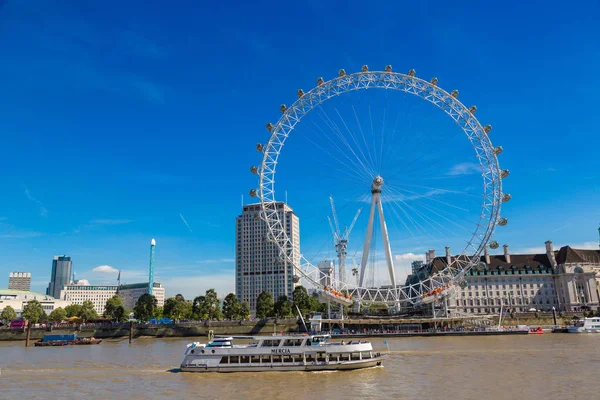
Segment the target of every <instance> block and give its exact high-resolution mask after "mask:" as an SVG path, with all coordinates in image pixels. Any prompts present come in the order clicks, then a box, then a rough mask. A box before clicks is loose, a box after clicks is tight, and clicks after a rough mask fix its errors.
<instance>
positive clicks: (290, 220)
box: [235, 202, 300, 314]
mask: <svg viewBox="0 0 600 400" xmlns="http://www.w3.org/2000/svg"><path fill="white" fill-rule="evenodd" d="M276 207H277V212H278V215H279V218H280V220H281V222H282V224H283V228H284V229H285V230H286V233H287V235H288V237H289V238H290V244H289V245H288V246H289V248H288V251H289V254H290V256H291V258H292V260H294V263H296V265H298V264H299V263H300V222H299V219H298V216H296V214H295V213H294V211H293V210H292V209H291V208H290V207H289V206H288V205H287V204H285V203H283V202H279V203H277V204H276ZM260 212H261V205H260V204H250V205H246V206H243V209H242V215H240V216H238V217H237V218H236V225H235V226H236V247H235V253H236V258H235V259H236V261H235V273H236V284H235V288H236V294H237V297H238V299H239V300H240V301H247V302H248V303H249V304H250V309H251V310H252V314H254V313H255V310H256V298H257V297H258V295H259V294H260V293H261V292H263V291H266V292H269V293H271V294H272V295H273V297H274V299H275V300H277V297H279V296H281V295H286V296H288V297H290V298H291V296H292V293H293V291H294V288H295V287H296V286H297V285H298V283H297V282H294V267H293V265H292V264H291V263H290V262H288V261H287V258H286V257H284V256H282V255H280V254H279V248H278V246H277V245H276V244H275V243H273V242H272V241H271V240H269V238H268V233H267V230H268V228H267V225H266V223H265V222H264V221H263V220H262V219H261V217H260Z"/></svg>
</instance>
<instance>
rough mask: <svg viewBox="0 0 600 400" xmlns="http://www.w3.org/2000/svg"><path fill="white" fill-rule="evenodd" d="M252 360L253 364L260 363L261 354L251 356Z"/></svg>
mask: <svg viewBox="0 0 600 400" xmlns="http://www.w3.org/2000/svg"><path fill="white" fill-rule="evenodd" d="M250 362H251V363H252V364H260V356H252V357H250Z"/></svg>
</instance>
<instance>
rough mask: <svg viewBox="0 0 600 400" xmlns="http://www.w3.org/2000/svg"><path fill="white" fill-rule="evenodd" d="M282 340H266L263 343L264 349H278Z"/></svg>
mask: <svg viewBox="0 0 600 400" xmlns="http://www.w3.org/2000/svg"><path fill="white" fill-rule="evenodd" d="M279 343H281V340H279V339H265V340H263V342H262V347H278V346H279Z"/></svg>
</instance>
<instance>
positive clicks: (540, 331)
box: [529, 326, 544, 335]
mask: <svg viewBox="0 0 600 400" xmlns="http://www.w3.org/2000/svg"><path fill="white" fill-rule="evenodd" d="M529 334H530V335H543V334H544V330H543V329H542V327H541V326H538V327H537V328H531V329H529Z"/></svg>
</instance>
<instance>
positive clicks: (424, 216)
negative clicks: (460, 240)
mask: <svg viewBox="0 0 600 400" xmlns="http://www.w3.org/2000/svg"><path fill="white" fill-rule="evenodd" d="M390 191H391V193H392V195H394V194H395V195H397V196H402V194H401V193H399V192H394V191H393V190H391V189H390ZM392 201H394V202H397V201H401V202H402V203H403V204H404V205H405V206H406V207H407V208H409V209H411V210H412V211H413V212H414V213H415V214H417V215H418V216H420V217H421V219H422V220H423V221H424V222H426V223H427V224H429V226H431V227H432V228H433V229H435V230H436V231H437V232H438V233H439V234H440V235H442V236H443V235H444V233H443V232H442V231H440V230H439V229H438V228H437V227H435V226H434V225H433V224H436V225H438V226H439V227H440V228H442V229H445V230H447V231H448V232H449V233H451V234H453V235H456V233H455V232H454V231H452V230H450V229H448V228H447V227H445V226H443V225H441V224H440V223H439V222H437V221H435V220H434V219H432V218H430V217H428V216H427V215H425V214H423V213H421V212H419V211H417V209H416V207H412V206H410V205H409V204H408V203H407V202H405V201H403V200H400V198H398V200H392ZM456 236H458V235H456Z"/></svg>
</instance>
